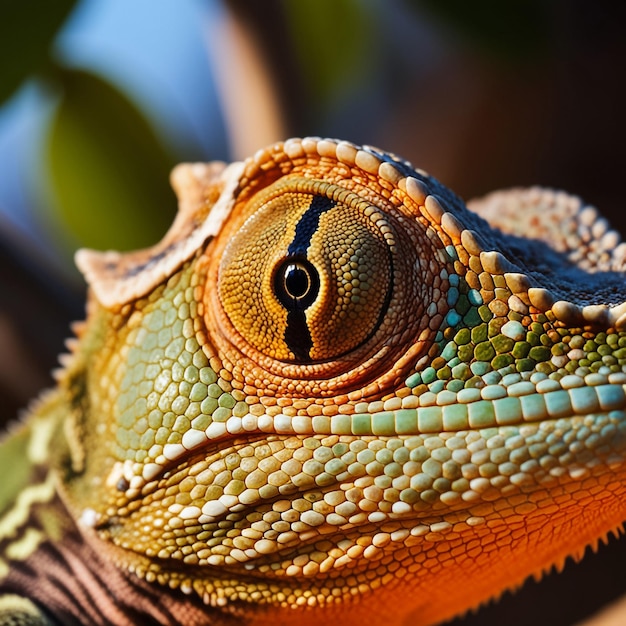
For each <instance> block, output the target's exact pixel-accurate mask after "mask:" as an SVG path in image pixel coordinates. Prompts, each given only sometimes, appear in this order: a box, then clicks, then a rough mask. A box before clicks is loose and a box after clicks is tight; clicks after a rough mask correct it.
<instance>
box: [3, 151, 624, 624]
mask: <svg viewBox="0 0 626 626" xmlns="http://www.w3.org/2000/svg"><path fill="white" fill-rule="evenodd" d="M173 183H174V186H175V188H176V189H177V191H178V193H179V197H180V211H179V215H178V218H177V220H176V222H175V223H174V225H173V227H172V229H171V230H170V231H169V233H168V234H167V235H166V237H165V238H164V240H163V241H162V242H161V243H159V244H157V245H156V246H155V247H154V248H151V249H149V250H144V251H139V252H135V253H130V254H117V253H113V252H108V253H95V252H91V251H82V252H80V253H79V255H78V257H77V262H78V265H79V267H80V268H81V269H82V271H83V272H84V274H85V276H86V278H87V280H88V282H89V283H90V286H91V292H90V299H89V304H88V316H87V320H86V323H84V324H81V325H79V326H78V327H77V329H76V330H77V335H78V338H79V340H78V341H77V342H74V343H73V344H72V346H71V347H72V354H71V355H70V356H68V357H66V358H65V359H64V366H65V367H64V369H63V370H62V371H61V372H60V374H59V377H58V387H57V388H56V389H55V390H54V391H51V392H50V393H49V394H48V395H47V396H46V397H45V398H44V399H43V400H41V401H40V402H39V403H38V404H37V405H36V406H35V407H34V408H33V409H32V411H31V415H30V417H29V418H28V419H27V421H26V424H25V425H24V426H23V427H22V428H21V429H19V430H17V431H16V432H14V433H13V434H12V436H11V437H9V438H8V439H6V440H5V442H4V444H3V447H2V459H3V461H2V463H3V465H4V466H5V471H6V472H11V475H12V476H14V477H15V478H14V480H13V481H12V482H11V483H10V484H9V485H8V486H7V487H5V488H4V492H3V493H2V500H1V502H0V503H1V504H2V509H0V510H4V513H3V514H2V517H0V592H3V593H5V594H7V595H6V596H5V597H4V598H3V599H0V618H1V617H2V616H3V615H11V616H12V618H13V619H14V620H15V621H13V622H11V623H20V624H45V623H49V622H47V621H46V620H47V619H48V617H50V618H56V619H59V620H60V621H61V622H62V623H81V622H82V623H107V622H113V623H117V624H125V623H128V624H131V623H135V622H137V621H141V622H142V623H176V622H177V621H178V622H180V623H185V624H229V623H239V624H272V625H277V624H288V623H298V624H303V625H304V624H315V625H318V624H319V623H323V622H325V621H326V620H330V622H329V623H335V621H336V623H341V624H342V625H343V626H349V625H350V624H359V625H362V624H380V623H385V624H404V623H406V624H409V623H410V624H413V625H419V624H422V625H425V624H432V623H435V622H438V621H441V620H443V619H445V618H448V617H450V616H452V615H455V614H457V613H459V612H462V611H464V610H466V609H468V608H469V607H472V606H476V605H477V604H479V603H480V602H482V601H484V600H485V599H487V598H489V597H493V596H497V595H498V594H499V593H501V591H502V590H503V589H504V588H511V587H515V586H517V585H518V584H520V583H521V582H522V581H523V580H524V579H525V578H526V577H527V576H529V575H531V574H534V575H538V574H540V573H541V572H542V571H544V570H546V569H547V568H549V567H550V566H552V565H554V564H560V563H561V562H562V561H563V560H564V558H565V557H566V556H567V555H574V556H579V555H580V554H582V552H583V550H584V548H585V546H588V545H590V544H594V543H595V542H597V540H598V539H599V538H603V537H604V536H606V534H607V533H608V532H610V531H614V530H616V529H618V528H620V527H621V525H622V523H623V522H624V520H625V519H626V470H625V450H626V394H625V385H626V330H624V328H625V326H626V304H624V300H625V299H626V298H625V291H626V282H625V280H624V273H623V260H624V256H625V249H626V247H625V246H624V245H623V244H620V243H619V237H618V236H617V235H616V234H615V233H614V232H612V231H609V230H608V229H607V226H606V224H605V223H604V221H603V220H602V218H600V217H599V216H598V215H597V213H596V212H595V210H594V209H592V208H590V207H586V206H584V205H583V204H582V203H581V202H580V201H579V200H578V199H577V198H574V197H571V196H567V195H565V194H562V193H555V192H551V191H546V190H540V189H531V190H517V191H510V192H501V193H498V194H494V195H492V196H489V197H487V198H486V199H484V200H482V201H479V202H475V203H473V204H472V205H471V208H472V209H473V211H470V210H468V209H467V208H466V207H465V206H464V205H463V203H462V202H461V201H460V200H459V199H458V198H456V197H455V196H454V195H453V194H452V193H451V192H449V191H448V190H447V189H446V188H445V187H443V186H442V185H441V184H439V183H438V182H437V181H435V180H434V179H432V178H431V177H429V176H428V175H426V174H425V173H424V172H421V171H415V170H413V168H412V167H411V166H410V165H409V164H407V163H405V162H403V161H401V160H399V159H397V158H396V157H393V156H391V155H388V154H385V153H382V152H380V151H377V150H374V149H372V148H358V147H356V146H353V145H351V144H348V143H346V142H336V141H332V140H323V141H322V140H317V139H305V140H290V141H288V142H285V143H284V144H277V145H275V146H272V147H270V148H268V149H267V150H264V151H262V152H260V153H258V154H257V155H255V157H253V158H252V159H249V160H248V161H245V162H244V163H235V164H232V165H230V166H228V167H226V166H224V165H222V164H211V165H208V166H207V165H200V164H197V165H186V166H179V168H177V169H176V170H175V172H174V175H173ZM479 215H481V216H482V217H479ZM483 218H485V219H486V220H488V221H485V219H483ZM505 233H506V234H505ZM14 468H15V469H14ZM59 580H61V581H63V582H62V583H59ZM8 594H14V595H8ZM42 610H43V611H44V612H43V613H42V612H41V611H42ZM3 611H4V613H3ZM44 615H47V616H48V617H45V616H44ZM20 616H21V617H20ZM26 616H30V617H26ZM18 618H19V619H21V620H22V621H19V619H18ZM29 620H31V621H29ZM150 620H152V621H150ZM0 621H1V619H0Z"/></svg>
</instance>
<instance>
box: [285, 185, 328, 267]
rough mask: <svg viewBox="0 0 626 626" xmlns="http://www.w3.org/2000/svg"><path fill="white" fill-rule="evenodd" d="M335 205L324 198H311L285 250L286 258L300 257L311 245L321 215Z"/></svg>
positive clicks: (304, 254)
mask: <svg viewBox="0 0 626 626" xmlns="http://www.w3.org/2000/svg"><path fill="white" fill-rule="evenodd" d="M336 204H337V203H336V202H335V201H334V200H331V199H330V198H327V197H326V196H313V200H311V204H310V206H309V208H308V209H307V210H306V211H305V212H304V213H303V214H302V216H301V217H300V219H299V220H298V223H297V224H296V233H295V235H294V237H293V241H292V242H291V243H290V244H289V248H288V249H287V256H293V255H301V256H305V257H306V251H307V250H308V248H309V246H310V245H311V238H312V237H313V235H314V234H315V232H316V231H317V229H318V227H319V223H320V217H321V215H322V213H325V212H326V211H329V210H330V209H332V208H333V207H334V206H335V205H336Z"/></svg>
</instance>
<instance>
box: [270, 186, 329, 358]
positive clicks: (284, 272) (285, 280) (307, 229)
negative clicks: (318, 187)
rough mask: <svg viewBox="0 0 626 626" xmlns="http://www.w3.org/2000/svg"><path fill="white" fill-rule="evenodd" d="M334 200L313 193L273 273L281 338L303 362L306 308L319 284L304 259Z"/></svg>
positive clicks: (308, 341) (310, 343)
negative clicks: (283, 316)
mask: <svg viewBox="0 0 626 626" xmlns="http://www.w3.org/2000/svg"><path fill="white" fill-rule="evenodd" d="M336 204H337V203H336V202H335V201H334V200H331V199H330V198H327V197H326V196H320V195H315V196H313V198H312V200H311V204H310V205H309V208H308V209H307V210H306V211H305V212H304V213H303V214H302V215H301V217H300V219H299V220H298V223H297V224H296V231H295V234H294V237H293V240H292V241H291V243H290V244H289V247H288V248H287V256H286V257H285V259H284V260H283V261H282V262H281V264H280V265H279V266H278V267H277V269H276V272H275V274H274V293H275V294H276V297H277V298H278V301H279V302H280V303H281V305H282V306H283V307H284V308H285V309H286V311H287V324H286V326H285V334H284V340H285V343H286V344H287V346H288V347H289V349H290V350H291V352H292V353H293V355H294V356H295V357H296V359H298V360H299V361H301V362H303V363H306V362H308V361H310V360H311V357H310V351H311V348H312V347H313V340H312V339H311V331H310V329H309V327H308V325H307V320H306V315H305V309H307V308H308V307H309V306H311V304H313V302H314V301H315V299H316V298H317V295H318V293H319V287H320V279H319V274H318V272H317V269H316V268H315V266H314V265H313V264H312V263H311V262H310V261H309V260H308V259H307V251H308V249H309V246H310V245H311V239H312V237H313V235H314V234H315V232H316V231H317V229H318V228H319V222H320V217H321V216H322V214H323V213H325V212H326V211H329V210H330V209H332V208H333V207H334V206H335V205H336Z"/></svg>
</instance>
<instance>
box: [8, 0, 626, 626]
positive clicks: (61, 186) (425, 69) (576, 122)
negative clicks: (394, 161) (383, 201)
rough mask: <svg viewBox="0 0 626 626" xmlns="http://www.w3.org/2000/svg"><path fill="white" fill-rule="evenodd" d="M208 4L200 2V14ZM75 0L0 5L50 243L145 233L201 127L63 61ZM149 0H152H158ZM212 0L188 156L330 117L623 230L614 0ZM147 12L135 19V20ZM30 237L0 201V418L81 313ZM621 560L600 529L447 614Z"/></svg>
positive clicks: (535, 602) (476, 621)
mask: <svg viewBox="0 0 626 626" xmlns="http://www.w3.org/2000/svg"><path fill="white" fill-rule="evenodd" d="M84 2H85V0H83V3H84ZM213 4H215V3H210V2H209V1H208V0H205V1H204V2H203V1H201V0H197V2H196V5H197V7H198V10H199V12H200V14H203V11H204V9H206V8H207V7H209V5H213ZM74 5H77V6H79V5H81V3H80V2H79V3H75V2H71V1H69V0H47V1H46V2H43V3H37V4H36V9H35V5H34V4H33V3H32V2H21V3H18V2H12V3H11V2H3V3H2V6H1V8H0V16H1V19H0V53H1V55H2V58H3V59H5V62H4V63H3V65H2V68H1V69H0V104H2V102H3V101H4V102H8V101H9V99H10V97H11V95H12V94H14V93H15V92H16V90H17V89H18V88H19V87H20V85H21V84H22V83H23V82H24V81H25V80H27V79H28V80H30V81H32V80H35V81H36V84H37V85H39V89H40V90H41V92H42V94H43V96H42V106H46V107H49V108H50V110H51V112H50V115H49V116H48V118H47V122H46V124H45V128H44V131H43V132H44V137H43V138H42V141H41V155H40V163H39V162H38V163H37V164H35V163H33V164H32V170H33V171H35V170H36V169H37V167H39V166H40V165H42V164H43V168H42V173H41V176H42V178H43V179H45V180H42V181H39V184H33V185H32V189H30V188H29V189H30V192H32V195H31V196H30V199H31V202H32V204H33V205H37V207H38V209H39V211H40V212H43V213H44V214H45V216H46V218H45V224H47V225H50V224H52V225H53V226H51V227H50V228H49V231H50V246H52V247H53V249H54V250H55V254H56V255H57V256H58V257H59V258H60V259H69V258H70V256H71V253H72V251H73V248H74V247H75V246H76V245H87V246H93V247H97V248H118V249H130V248H134V247H138V246H145V245H149V244H150V243H151V242H154V241H156V240H158V239H159V238H160V236H161V235H162V234H163V232H164V231H165V229H166V228H167V225H168V224H169V223H170V221H171V219H172V216H173V213H174V211H175V200H174V198H173V195H172V193H171V191H170V190H169V188H168V183H167V175H168V170H169V169H170V167H171V166H172V165H173V164H174V163H175V162H176V161H177V160H183V159H192V158H193V159H195V158H197V157H198V145H200V143H201V142H198V144H194V145H192V144H189V146H188V149H186V148H185V147H184V145H183V146H182V147H181V145H180V144H179V145H178V147H177V150H176V151H174V150H173V149H172V147H171V146H170V145H169V144H168V142H167V141H165V140H164V137H165V135H166V133H165V131H164V129H163V128H160V127H159V126H158V125H156V126H155V124H154V120H153V119H151V118H150V116H149V115H148V113H147V112H146V111H144V110H143V108H142V107H141V106H140V105H138V104H137V102H136V101H135V100H134V99H133V97H131V95H130V94H128V93H126V92H125V91H124V90H123V89H122V88H121V87H120V85H118V84H114V83H113V82H111V80H109V79H105V78H103V76H102V74H100V73H98V72H97V71H96V68H91V67H81V68H80V69H78V68H76V67H74V66H71V67H70V66H68V65H64V62H63V61H62V60H61V59H60V58H59V55H58V54H56V52H55V47H54V44H55V40H56V38H57V34H58V32H59V30H60V28H61V27H62V26H63V25H64V23H66V20H67V18H68V16H69V15H70V12H71V10H72V8H74ZM152 6H153V7H154V8H153V11H154V12H158V11H159V6H160V3H159V2H155V3H154V4H153V5H152ZM223 7H224V11H225V12H224V13H223V14H220V15H221V18H220V19H221V20H222V21H221V22H220V23H219V24H218V25H217V26H213V27H210V26H209V27H207V25H206V24H204V23H203V22H202V20H199V24H198V28H203V29H205V31H206V35H205V36H206V47H207V54H208V55H210V58H211V65H212V74H211V75H207V76H206V80H207V81H215V83H216V85H215V88H216V91H217V93H218V97H219V98H220V99H221V104H222V111H221V116H220V117H219V118H216V119H210V120H208V122H207V123H208V124H212V125H224V126H225V135H226V137H227V139H228V141H229V146H228V149H227V150H226V151H225V150H224V148H223V146H220V145H216V146H212V147H210V149H209V151H208V152H210V154H209V153H207V151H206V150H205V153H204V154H202V155H201V157H202V158H204V159H206V160H209V159H213V158H221V159H231V158H243V157H245V156H248V155H249V154H252V153H253V152H254V151H255V150H256V149H258V148H259V147H262V145H264V144H266V143H269V142H271V141H275V140H279V139H283V138H285V137H286V136H290V135H296V136H302V135H306V134H314V135H322V136H324V135H325V136H336V137H340V138H344V139H350V140H352V141H355V142H357V143H370V144H374V145H379V146H380V147H381V148H383V149H387V150H391V151H393V152H395V153H397V154H401V155H402V156H404V157H406V158H408V159H410V160H411V161H412V162H413V163H415V164H416V165H417V166H419V167H423V168H424V169H427V170H428V171H430V172H431V173H432V174H434V175H435V176H436V177H437V178H439V179H440V180H442V182H444V183H445V184H447V185H449V186H450V187H452V188H453V189H454V190H455V191H456V192H457V193H459V194H460V195H461V196H463V197H466V198H469V197H472V196H476V195H481V194H484V193H487V192H488V191H490V190H493V189H496V188H502V187H507V186H513V185H532V184H541V185H546V186H550V187H557V188H563V189H566V190H568V191H571V192H574V193H577V194H579V195H581V196H582V197H584V198H585V199H587V200H588V201H589V202H591V203H594V204H596V205H597V206H599V208H600V209H601V211H602V212H604V213H605V214H606V215H607V216H608V217H609V218H610V220H611V221H612V223H613V224H614V225H615V226H616V227H618V228H619V229H620V230H621V231H622V232H626V223H625V219H626V217H625V214H624V211H623V210H622V168H623V166H624V162H625V159H624V146H626V123H625V122H624V115H623V112H624V111H625V110H626V91H625V89H624V71H625V69H626V38H625V37H624V34H623V28H624V23H625V18H626V4H622V3H619V2H610V1H609V0H600V1H599V2H593V3H591V2H583V1H582V0H572V1H567V0H527V1H522V0H510V1H509V2H499V1H497V0H484V1H482V2H464V1H463V0H448V1H447V2H438V1H437V0H388V1H386V2H374V1H372V0H323V1H322V0H264V2H251V1H247V0H226V1H225V2H224V4H223ZM205 13H206V15H205V16H204V17H205V18H206V20H208V19H209V15H211V16H213V17H215V11H213V12H211V13H209V11H208V10H207V11H206V12H205ZM150 18H151V16H149V15H148V16H146V20H150ZM144 26H145V24H143V23H141V22H138V23H137V24H136V28H137V38H138V39H139V40H141V37H142V32H143V31H142V29H143V28H144ZM163 45H169V46H172V45H175V42H163ZM175 71H181V72H183V71H185V68H182V67H181V68H177V69H176V70H175ZM179 96H180V97H181V98H185V97H192V94H179ZM149 120H151V121H149ZM204 130H205V131H206V134H207V136H208V135H210V133H209V128H208V127H206V128H205V129H204ZM1 165H2V164H0V166H1ZM35 182H37V181H35ZM44 230H45V229H44ZM32 241H33V240H32V239H31V238H29V237H28V236H27V234H25V233H23V232H18V231H17V230H16V229H15V228H14V227H13V226H10V225H9V224H8V223H6V222H5V220H0V346H1V349H2V358H1V359H0V407H1V410H0V416H1V417H3V418H5V419H9V418H11V417H12V416H14V415H15V414H16V412H17V410H18V408H19V407H23V406H25V405H26V403H27V401H28V398H30V397H32V396H33V395H34V394H35V393H36V392H37V391H38V390H39V389H40V388H41V387H42V386H45V385H48V384H50V382H51V379H50V378H49V373H48V372H49V371H50V369H51V368H52V367H54V365H55V362H56V354H57V353H58V352H60V351H61V350H62V340H63V337H64V336H66V335H67V334H69V330H68V324H69V321H70V320H71V319H74V318H78V317H81V316H82V315H83V312H82V311H83V304H82V303H83V300H84V291H83V289H84V288H83V287H82V284H81V283H80V281H78V280H77V279H76V276H75V275H72V274H71V273H68V272H67V271H63V272H59V271H58V268H57V267H56V266H54V267H53V266H51V265H50V264H49V263H48V262H47V261H46V257H45V255H43V254H42V253H41V250H39V249H38V248H37V246H33V243H32ZM625 562H626V542H624V541H620V542H616V541H612V542H611V543H610V545H609V546H608V547H603V548H601V549H600V551H599V554H598V555H593V556H592V557H591V558H590V557H587V558H586V559H585V561H584V564H583V565H582V566H578V567H572V566H571V564H570V565H568V566H567V567H566V570H565V572H564V573H563V574H561V575H560V576H549V577H547V578H546V579H544V581H542V583H541V584H536V583H534V582H529V583H527V584H526V585H525V586H524V588H523V590H522V591H521V592H520V593H517V594H515V595H511V594H506V595H505V598H504V599H503V601H501V602H499V603H495V604H492V605H490V606H489V607H487V609H483V610H481V611H480V612H479V613H478V614H476V615H470V616H468V617H467V618H465V619H464V620H457V621H455V622H454V624H455V626H456V625H459V626H460V625H461V624H463V625H465V626H469V625H476V626H477V625H482V626H488V625H495V624H507V626H521V625H522V624H528V623H530V622H535V623H537V624H550V625H551V626H559V625H562V626H564V625H566V624H572V623H574V622H576V621H578V620H580V619H582V618H583V617H584V616H586V615H588V614H590V613H591V612H592V611H594V610H596V609H597V608H598V607H600V606H602V605H603V604H605V603H606V602H608V601H609V600H610V599H611V598H614V597H617V595H618V594H619V593H620V592H623V590H624V586H625V584H624V583H625V580H626V577H625V576H624V573H623V564H624V563H625Z"/></svg>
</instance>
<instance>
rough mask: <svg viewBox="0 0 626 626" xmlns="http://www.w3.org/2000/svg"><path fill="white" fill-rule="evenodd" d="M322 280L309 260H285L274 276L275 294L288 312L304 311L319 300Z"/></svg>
mask: <svg viewBox="0 0 626 626" xmlns="http://www.w3.org/2000/svg"><path fill="white" fill-rule="evenodd" d="M319 286H320V279H319V274H318V273H317V270H316V269H315V266H314V265H313V264H312V263H311V262H310V261H309V260H307V259H293V258H289V257H288V258H286V259H284V260H283V261H282V262H281V263H280V265H279V266H278V268H277V270H276V274H275V275H274V293H275V294H276V297H277V298H278V301H279V302H280V303H281V304H282V305H283V306H284V307H285V309H287V310H288V311H303V310H304V309H306V308H307V307H309V306H310V305H311V304H313V302H314V301H315V298H317V294H318V292H319Z"/></svg>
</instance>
